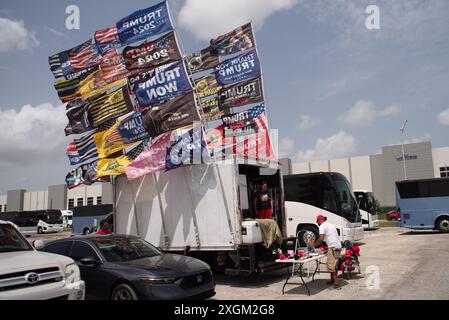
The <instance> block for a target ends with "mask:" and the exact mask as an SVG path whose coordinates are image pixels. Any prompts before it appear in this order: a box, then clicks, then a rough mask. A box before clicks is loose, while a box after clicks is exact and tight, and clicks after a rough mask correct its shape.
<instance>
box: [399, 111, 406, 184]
mask: <svg viewBox="0 0 449 320" xmlns="http://www.w3.org/2000/svg"><path fill="white" fill-rule="evenodd" d="M407 122H408V120H405V122H404V124H403V125H402V128H401V129H399V131H401V146H402V163H403V165H404V180H407V169H406V167H405V152H404V130H405V125H406V124H407Z"/></svg>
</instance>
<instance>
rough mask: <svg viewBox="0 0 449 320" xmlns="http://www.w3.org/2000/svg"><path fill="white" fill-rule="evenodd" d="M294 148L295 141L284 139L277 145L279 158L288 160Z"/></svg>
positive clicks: (288, 138)
mask: <svg viewBox="0 0 449 320" xmlns="http://www.w3.org/2000/svg"><path fill="white" fill-rule="evenodd" d="M294 147H295V140H293V139H292V138H290V137H284V138H282V139H281V143H280V144H279V158H288V157H290V156H291V153H292V151H293V148H294Z"/></svg>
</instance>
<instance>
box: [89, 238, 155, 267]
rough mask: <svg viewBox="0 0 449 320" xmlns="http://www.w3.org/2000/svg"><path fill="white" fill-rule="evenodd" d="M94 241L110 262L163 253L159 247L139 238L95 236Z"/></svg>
mask: <svg viewBox="0 0 449 320" xmlns="http://www.w3.org/2000/svg"><path fill="white" fill-rule="evenodd" d="M93 242H94V243H95V245H96V246H97V247H98V249H100V251H101V253H102V255H103V256H104V258H105V259H106V261H109V262H120V261H129V260H135V259H142V258H148V257H155V256H160V255H161V254H162V253H161V251H159V249H157V248H156V247H154V246H153V245H151V244H150V243H148V242H146V241H145V240H142V239H139V238H95V239H94V240H93Z"/></svg>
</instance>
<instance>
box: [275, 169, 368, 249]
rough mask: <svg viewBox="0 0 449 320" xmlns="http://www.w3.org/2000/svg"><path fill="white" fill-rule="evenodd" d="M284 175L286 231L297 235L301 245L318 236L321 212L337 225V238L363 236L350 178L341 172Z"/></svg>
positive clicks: (292, 236)
mask: <svg viewBox="0 0 449 320" xmlns="http://www.w3.org/2000/svg"><path fill="white" fill-rule="evenodd" d="M283 179H284V193H285V212H286V219H287V235H288V237H289V238H291V239H293V238H295V237H296V235H299V242H300V245H301V246H306V243H307V242H310V241H315V239H317V237H318V224H317V223H316V217H317V216H318V215H320V214H321V215H324V216H326V217H327V221H328V222H330V223H332V224H334V225H335V226H336V227H337V231H338V234H339V236H340V240H341V241H342V242H345V241H358V240H361V239H363V226H362V220H361V216H360V212H359V209H358V206H357V202H356V199H355V196H354V193H353V192H352V189H351V185H350V183H349V181H348V180H347V179H346V178H345V176H343V175H342V174H340V173H334V172H317V173H306V174H295V175H287V176H284V177H283Z"/></svg>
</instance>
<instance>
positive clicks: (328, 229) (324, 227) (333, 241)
mask: <svg viewBox="0 0 449 320" xmlns="http://www.w3.org/2000/svg"><path fill="white" fill-rule="evenodd" d="M322 234H324V241H325V242H326V244H327V246H328V247H329V248H335V249H341V242H340V238H339V237H338V232H337V228H335V226H334V225H333V224H331V223H329V222H327V221H325V222H323V223H322V224H321V225H320V235H322Z"/></svg>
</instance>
